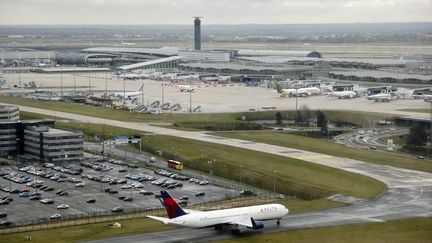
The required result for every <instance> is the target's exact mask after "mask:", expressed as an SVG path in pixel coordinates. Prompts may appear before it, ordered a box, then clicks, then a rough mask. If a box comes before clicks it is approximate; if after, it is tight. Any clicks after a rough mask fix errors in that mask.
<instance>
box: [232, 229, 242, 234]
mask: <svg viewBox="0 0 432 243" xmlns="http://www.w3.org/2000/svg"><path fill="white" fill-rule="evenodd" d="M231 233H233V234H239V233H240V229H231Z"/></svg>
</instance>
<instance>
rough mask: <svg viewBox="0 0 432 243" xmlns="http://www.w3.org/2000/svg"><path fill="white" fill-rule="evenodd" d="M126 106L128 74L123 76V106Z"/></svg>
mask: <svg viewBox="0 0 432 243" xmlns="http://www.w3.org/2000/svg"><path fill="white" fill-rule="evenodd" d="M125 104H126V74H125V73H124V74H123V105H125Z"/></svg>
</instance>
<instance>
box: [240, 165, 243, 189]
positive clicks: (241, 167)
mask: <svg viewBox="0 0 432 243" xmlns="http://www.w3.org/2000/svg"><path fill="white" fill-rule="evenodd" d="M242 169H243V165H240V185H241V184H242Z"/></svg>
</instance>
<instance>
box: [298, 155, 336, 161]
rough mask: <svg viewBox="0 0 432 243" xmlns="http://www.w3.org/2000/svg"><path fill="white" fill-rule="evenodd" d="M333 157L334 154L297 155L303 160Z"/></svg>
mask: <svg viewBox="0 0 432 243" xmlns="http://www.w3.org/2000/svg"><path fill="white" fill-rule="evenodd" d="M332 157H333V156H330V155H325V154H313V155H300V156H296V158H297V159H302V160H310V159H329V158H332Z"/></svg>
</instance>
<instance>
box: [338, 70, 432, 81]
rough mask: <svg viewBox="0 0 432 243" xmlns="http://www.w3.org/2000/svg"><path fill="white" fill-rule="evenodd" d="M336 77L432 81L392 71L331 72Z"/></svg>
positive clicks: (424, 76) (427, 77) (421, 75)
mask: <svg viewBox="0 0 432 243" xmlns="http://www.w3.org/2000/svg"><path fill="white" fill-rule="evenodd" d="M331 73H334V74H336V75H338V74H341V75H344V76H358V77H374V78H394V79H419V80H432V75H423V74H412V73H401V72H397V71H396V70H395V71H392V70H362V69H353V70H351V69H350V70H334V71H331Z"/></svg>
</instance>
